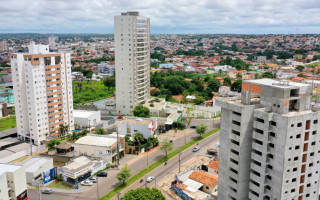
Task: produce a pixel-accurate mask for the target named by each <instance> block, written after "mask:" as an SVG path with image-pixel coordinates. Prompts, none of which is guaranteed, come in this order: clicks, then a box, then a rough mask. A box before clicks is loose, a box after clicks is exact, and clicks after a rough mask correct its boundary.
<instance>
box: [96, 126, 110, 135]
mask: <svg viewBox="0 0 320 200" xmlns="http://www.w3.org/2000/svg"><path fill="white" fill-rule="evenodd" d="M95 134H97V135H106V134H107V132H106V131H105V130H104V129H103V128H97V129H96V130H95Z"/></svg>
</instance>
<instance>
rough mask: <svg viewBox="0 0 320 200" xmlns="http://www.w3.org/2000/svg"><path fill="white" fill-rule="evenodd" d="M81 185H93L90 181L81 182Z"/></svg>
mask: <svg viewBox="0 0 320 200" xmlns="http://www.w3.org/2000/svg"><path fill="white" fill-rule="evenodd" d="M81 185H87V186H91V185H93V183H92V182H91V181H89V180H85V181H82V182H81Z"/></svg>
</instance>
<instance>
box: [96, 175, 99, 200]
mask: <svg viewBox="0 0 320 200" xmlns="http://www.w3.org/2000/svg"><path fill="white" fill-rule="evenodd" d="M96 179H97V199H98V200H99V178H98V176H96Z"/></svg>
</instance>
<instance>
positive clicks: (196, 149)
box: [192, 146, 200, 152]
mask: <svg viewBox="0 0 320 200" xmlns="http://www.w3.org/2000/svg"><path fill="white" fill-rule="evenodd" d="M199 150H200V146H195V147H193V149H192V151H193V152H196V151H199Z"/></svg>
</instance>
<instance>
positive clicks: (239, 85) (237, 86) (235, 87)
mask: <svg viewBox="0 0 320 200" xmlns="http://www.w3.org/2000/svg"><path fill="white" fill-rule="evenodd" d="M241 88H242V80H236V81H235V82H234V83H232V85H231V90H232V91H237V92H241Z"/></svg>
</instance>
